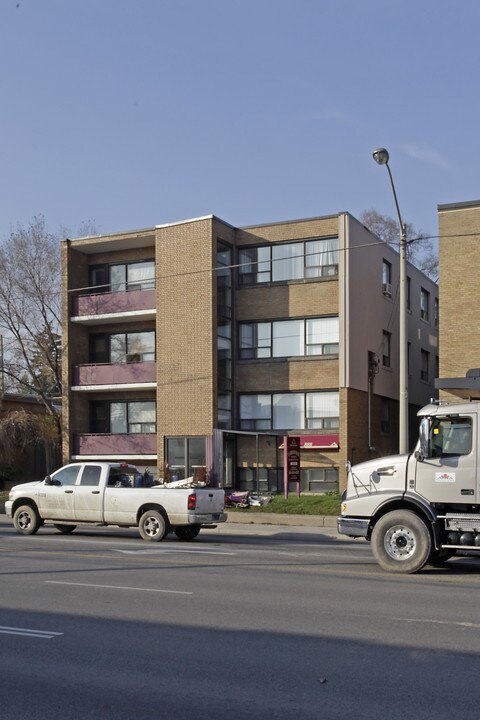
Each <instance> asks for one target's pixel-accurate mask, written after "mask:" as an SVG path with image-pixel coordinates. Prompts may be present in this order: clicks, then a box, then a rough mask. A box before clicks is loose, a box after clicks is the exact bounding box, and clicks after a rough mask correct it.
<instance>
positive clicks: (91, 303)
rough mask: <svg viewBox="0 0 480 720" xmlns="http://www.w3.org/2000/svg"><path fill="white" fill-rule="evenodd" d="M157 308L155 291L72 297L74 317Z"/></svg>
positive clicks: (132, 291)
mask: <svg viewBox="0 0 480 720" xmlns="http://www.w3.org/2000/svg"><path fill="white" fill-rule="evenodd" d="M155 307H156V298H155V289H154V288H153V289H150V290H131V291H130V292H111V293H110V292H109V293H96V294H94V295H74V296H73V297H72V315H73V316H74V317H82V316H84V315H108V314H110V313H125V312H132V311H135V310H137V311H138V310H140V311H143V310H153V309H154V308H155Z"/></svg>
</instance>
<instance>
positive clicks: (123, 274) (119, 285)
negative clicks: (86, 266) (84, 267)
mask: <svg viewBox="0 0 480 720" xmlns="http://www.w3.org/2000/svg"><path fill="white" fill-rule="evenodd" d="M90 285H91V286H92V287H94V288H95V289H96V290H98V291H100V292H126V291H128V290H149V289H150V288H154V287H155V261H154V260H145V261H142V262H134V263H118V264H115V265H107V264H105V265H94V266H92V267H91V268H90Z"/></svg>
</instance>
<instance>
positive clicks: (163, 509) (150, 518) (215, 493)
mask: <svg viewBox="0 0 480 720" xmlns="http://www.w3.org/2000/svg"><path fill="white" fill-rule="evenodd" d="M5 512H6V514H7V516H8V517H9V518H11V519H13V524H14V527H15V529H16V530H17V532H19V533H21V534H22V535H33V534H34V533H36V532H37V530H38V529H39V528H40V527H41V525H43V524H44V523H53V525H54V527H55V528H56V529H57V530H59V531H60V532H61V533H71V532H73V530H75V528H76V527H77V525H92V526H95V525H97V526H101V525H117V526H119V527H138V530H139V533H140V535H141V537H142V538H143V539H144V540H150V541H153V542H158V541H160V540H163V538H164V537H165V536H166V535H167V534H168V533H169V532H174V533H175V535H176V536H177V537H178V538H179V539H180V540H193V539H194V538H195V537H196V536H197V535H198V533H199V532H200V528H202V527H215V526H216V525H217V523H222V522H225V521H226V519H227V515H226V513H225V493H224V491H223V490H221V489H219V488H211V487H184V488H179V487H169V485H168V484H165V485H153V484H152V478H151V477H150V476H149V475H148V473H143V474H142V473H140V472H139V471H138V470H137V468H136V467H134V466H133V465H128V464H122V463H107V462H85V463H72V464H71V465H65V466H64V467H62V468H60V469H59V470H57V471H56V472H54V473H53V474H52V475H47V477H46V478H45V479H44V480H42V481H37V482H29V483H24V484H22V485H16V486H15V487H13V488H12V490H11V491H10V495H9V499H8V500H7V502H6V503H5Z"/></svg>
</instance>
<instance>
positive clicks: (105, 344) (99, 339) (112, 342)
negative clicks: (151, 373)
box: [90, 330, 155, 363]
mask: <svg viewBox="0 0 480 720" xmlns="http://www.w3.org/2000/svg"><path fill="white" fill-rule="evenodd" d="M90 358H91V362H94V363H131V362H153V361H154V360H155V332H154V331H153V330H152V331H147V332H132V333H115V334H112V335H92V336H91V338H90Z"/></svg>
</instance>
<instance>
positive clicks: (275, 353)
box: [239, 316, 338, 360]
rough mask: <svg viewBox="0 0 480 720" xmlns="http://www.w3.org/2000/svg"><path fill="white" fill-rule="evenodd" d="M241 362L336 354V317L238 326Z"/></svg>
mask: <svg viewBox="0 0 480 720" xmlns="http://www.w3.org/2000/svg"><path fill="white" fill-rule="evenodd" d="M239 336H240V337H239V348H240V358H241V359H248V360H249V359H258V358H271V357H295V356H304V355H336V354H338V316H336V317H324V318H308V319H306V318H305V319H301V320H274V321H270V322H252V323H242V324H241V325H240V326H239Z"/></svg>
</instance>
